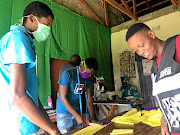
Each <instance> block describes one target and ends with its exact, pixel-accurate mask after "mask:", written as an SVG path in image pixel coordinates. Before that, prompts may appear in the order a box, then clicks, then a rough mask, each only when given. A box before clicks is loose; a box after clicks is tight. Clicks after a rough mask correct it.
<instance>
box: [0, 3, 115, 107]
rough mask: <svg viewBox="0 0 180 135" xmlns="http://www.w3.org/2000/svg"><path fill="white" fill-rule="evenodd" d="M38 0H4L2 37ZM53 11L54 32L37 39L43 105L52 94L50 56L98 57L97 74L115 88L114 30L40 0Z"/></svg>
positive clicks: (0, 27)
mask: <svg viewBox="0 0 180 135" xmlns="http://www.w3.org/2000/svg"><path fill="white" fill-rule="evenodd" d="M32 1H34V0H8V2H7V0H1V1H0V18H1V19H0V24H1V25H0V31H1V32H0V37H2V36H3V35H4V34H5V33H6V32H8V31H9V27H10V25H13V24H16V23H18V22H19V20H20V19H21V18H22V15H23V11H24V8H25V7H26V6H27V5H28V4H29V3H30V2H32ZM40 1H42V2H44V3H46V4H47V5H48V6H49V7H50V8H51V9H52V11H53V13H54V16H55V19H54V21H53V26H52V34H51V35H50V36H49V37H48V39H47V40H46V41H45V42H43V43H38V42H36V41H35V40H34V44H35V45H36V53H37V74H38V91H39V97H40V100H41V102H42V104H43V105H47V99H48V96H50V95H51V81H50V58H55V59H61V60H69V59H70V57H71V56H72V55H73V54H79V55H80V56H81V58H82V60H85V59H86V58H87V57H94V58H96V59H97V60H98V63H99V69H98V72H97V74H96V76H98V77H100V76H103V77H104V78H105V80H104V81H102V82H103V84H104V85H105V88H106V89H110V90H113V89H114V86H113V74H112V61H111V47H110V39H111V30H110V29H109V28H107V27H105V26H103V25H101V24H98V23H96V22H93V21H91V20H88V19H86V18H84V17H82V16H80V15H78V14H76V13H74V12H72V11H70V10H69V9H67V8H65V7H63V6H61V5H58V4H56V3H53V2H52V1H50V0H40Z"/></svg>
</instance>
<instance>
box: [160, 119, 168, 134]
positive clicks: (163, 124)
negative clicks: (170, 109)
mask: <svg viewBox="0 0 180 135" xmlns="http://www.w3.org/2000/svg"><path fill="white" fill-rule="evenodd" d="M161 135H170V133H169V131H168V127H167V125H166V122H165V118H164V116H162V118H161Z"/></svg>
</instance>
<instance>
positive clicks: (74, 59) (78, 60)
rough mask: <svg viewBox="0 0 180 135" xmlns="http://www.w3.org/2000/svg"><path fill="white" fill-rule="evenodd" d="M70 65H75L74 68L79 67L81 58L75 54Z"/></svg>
mask: <svg viewBox="0 0 180 135" xmlns="http://www.w3.org/2000/svg"><path fill="white" fill-rule="evenodd" d="M69 63H71V64H73V66H75V67H76V66H79V65H80V63H81V57H80V56H79V55H78V54H73V55H72V56H71V58H70V60H69Z"/></svg>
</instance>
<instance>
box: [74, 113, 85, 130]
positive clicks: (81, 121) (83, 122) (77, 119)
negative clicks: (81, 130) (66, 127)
mask: <svg viewBox="0 0 180 135" xmlns="http://www.w3.org/2000/svg"><path fill="white" fill-rule="evenodd" d="M75 119H76V121H77V123H78V124H82V125H83V127H86V118H85V117H82V116H81V115H78V116H77V117H76V118H75Z"/></svg>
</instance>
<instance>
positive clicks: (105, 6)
mask: <svg viewBox="0 0 180 135" xmlns="http://www.w3.org/2000/svg"><path fill="white" fill-rule="evenodd" d="M107 4H108V3H107V2H106V1H105V0H104V14H105V21H106V26H107V27H109V18H108V7H107Z"/></svg>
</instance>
